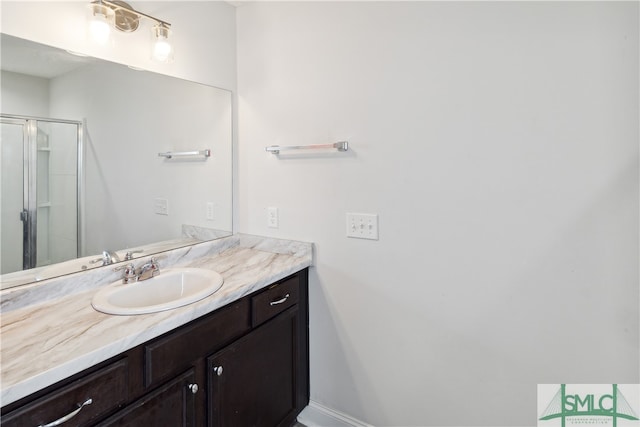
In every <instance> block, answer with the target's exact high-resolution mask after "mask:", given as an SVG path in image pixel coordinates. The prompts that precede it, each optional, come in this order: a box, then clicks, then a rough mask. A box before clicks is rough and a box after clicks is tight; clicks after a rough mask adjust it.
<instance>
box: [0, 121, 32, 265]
mask: <svg viewBox="0 0 640 427" xmlns="http://www.w3.org/2000/svg"><path fill="white" fill-rule="evenodd" d="M0 126H1V127H0V132H1V133H0V145H1V149H0V179H1V181H0V182H1V188H0V217H1V219H0V221H1V222H0V240H1V246H0V272H1V273H2V274H5V273H10V272H13V271H19V270H22V269H23V268H31V267H30V264H31V258H30V256H29V255H30V253H31V250H30V242H29V241H28V240H26V241H25V236H26V235H28V234H29V233H28V231H29V230H28V229H29V225H30V223H29V212H28V207H29V200H28V192H29V190H28V182H29V179H28V159H29V152H28V147H29V144H28V132H27V122H26V120H13V119H4V118H3V119H2V122H1V124H0Z"/></svg>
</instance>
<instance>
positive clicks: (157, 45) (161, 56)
mask: <svg viewBox="0 0 640 427" xmlns="http://www.w3.org/2000/svg"><path fill="white" fill-rule="evenodd" d="M152 34H153V37H154V40H153V48H152V52H151V57H152V58H153V59H154V60H156V61H159V62H171V60H172V59H173V46H171V43H170V42H169V35H170V31H169V28H168V27H166V26H165V25H163V24H158V25H156V26H154V27H153V33H152Z"/></svg>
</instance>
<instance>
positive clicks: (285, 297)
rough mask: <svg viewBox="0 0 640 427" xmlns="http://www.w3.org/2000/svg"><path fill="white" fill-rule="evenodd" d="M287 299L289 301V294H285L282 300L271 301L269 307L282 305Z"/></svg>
mask: <svg viewBox="0 0 640 427" xmlns="http://www.w3.org/2000/svg"><path fill="white" fill-rule="evenodd" d="M288 299H289V294H286V295H285V296H284V298H282V299H279V300H278V301H271V302H270V303H269V305H278V304H282V303H283V302H285V301H286V300H288Z"/></svg>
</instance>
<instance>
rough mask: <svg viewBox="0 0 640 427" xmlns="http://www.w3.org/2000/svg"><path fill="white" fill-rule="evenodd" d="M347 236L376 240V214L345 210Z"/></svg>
mask: <svg viewBox="0 0 640 427" xmlns="http://www.w3.org/2000/svg"><path fill="white" fill-rule="evenodd" d="M347 237H353V238H355V239H370V240H378V215H377V214H363V213H350V212H347Z"/></svg>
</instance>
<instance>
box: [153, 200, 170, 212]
mask: <svg viewBox="0 0 640 427" xmlns="http://www.w3.org/2000/svg"><path fill="white" fill-rule="evenodd" d="M153 208H154V212H155V213H156V214H158V215H169V200H167V199H163V198H161V197H158V198H156V199H155V200H154V201H153Z"/></svg>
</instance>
